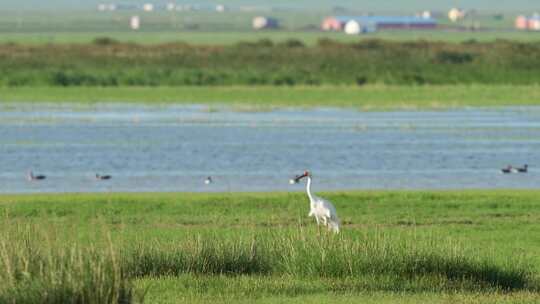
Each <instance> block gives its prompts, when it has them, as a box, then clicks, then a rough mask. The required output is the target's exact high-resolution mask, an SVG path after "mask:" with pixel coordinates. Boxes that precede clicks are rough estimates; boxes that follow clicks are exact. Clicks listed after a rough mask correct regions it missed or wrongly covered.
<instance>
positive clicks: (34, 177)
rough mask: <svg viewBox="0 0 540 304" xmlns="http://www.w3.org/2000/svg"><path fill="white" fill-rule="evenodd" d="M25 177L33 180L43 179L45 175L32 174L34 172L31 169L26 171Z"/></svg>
mask: <svg viewBox="0 0 540 304" xmlns="http://www.w3.org/2000/svg"><path fill="white" fill-rule="evenodd" d="M26 178H27V179H28V180H29V181H35V180H43V179H45V178H47V177H46V176H45V175H34V172H32V170H29V171H28V173H27V174H26Z"/></svg>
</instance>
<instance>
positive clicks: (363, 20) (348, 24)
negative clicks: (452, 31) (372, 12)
mask: <svg viewBox="0 0 540 304" xmlns="http://www.w3.org/2000/svg"><path fill="white" fill-rule="evenodd" d="M436 27H437V21H436V20H435V19H433V18H424V17H403V16H336V17H328V18H326V19H324V20H323V23H322V24H321V28H322V29H323V30H326V31H341V30H343V31H344V32H345V33H347V34H351V35H356V34H360V33H369V32H373V31H376V30H380V29H433V28H436Z"/></svg>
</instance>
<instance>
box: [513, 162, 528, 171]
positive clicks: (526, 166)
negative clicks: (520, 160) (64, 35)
mask: <svg viewBox="0 0 540 304" xmlns="http://www.w3.org/2000/svg"><path fill="white" fill-rule="evenodd" d="M528 169H529V165H527V164H525V165H523V167H521V168H519V167H517V168H512V172H514V173H527V171H528Z"/></svg>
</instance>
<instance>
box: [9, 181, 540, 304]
mask: <svg viewBox="0 0 540 304" xmlns="http://www.w3.org/2000/svg"><path fill="white" fill-rule="evenodd" d="M322 195H323V196H324V197H326V198H328V199H330V200H331V201H332V202H334V204H335V205H336V208H337V210H338V213H339V214H340V216H341V218H342V221H343V224H344V225H343V230H342V233H341V234H339V235H337V236H336V235H333V234H330V233H326V232H325V231H324V230H322V231H321V232H320V234H319V232H318V230H317V228H316V226H315V223H314V222H313V221H312V220H311V219H309V218H307V217H306V213H307V209H306V208H308V202H307V201H306V198H305V195H304V194H303V193H244V194H190V193H159V194H154V193H148V194H65V195H54V194H47V195H2V196H0V214H1V218H2V221H1V222H0V232H1V233H0V280H2V281H5V282H8V281H9V282H10V283H9V284H4V285H2V286H0V302H2V300H3V299H7V298H14V297H17V299H20V301H18V302H17V303H35V302H40V303H41V302H43V303H47V301H46V300H44V299H49V298H46V296H48V295H55V297H54V298H51V299H62V301H64V300H65V299H68V298H69V299H73V298H77V297H78V298H79V299H87V298H90V297H95V298H96V299H100V302H101V303H119V302H120V299H123V300H122V301H124V302H125V303H129V302H140V301H142V300H146V301H145V302H146V303H177V302H184V303H193V302H195V303H201V302H216V301H221V302H223V301H226V302H245V303H249V302H250V301H251V302H252V301H262V302H265V301H266V302H269V303H274V302H283V301H287V302H288V301H292V302H295V301H296V302H302V301H301V300H306V301H308V302H310V301H311V302H321V301H322V302H334V303H348V302H354V301H353V299H356V300H358V299H362V300H363V301H365V302H367V303H370V302H373V303H377V301H376V300H375V299H376V298H378V299H379V300H380V302H382V303H385V302H389V303H395V302H400V303H401V302H405V303H415V300H416V301H420V302H426V303H427V302H429V303H447V302H445V301H444V299H447V300H448V299H454V300H455V301H458V302H459V303H483V302H486V301H495V302H497V303H523V302H534V301H535V300H536V299H540V293H539V292H538V280H539V278H540V276H539V271H540V268H539V267H538V261H539V259H538V256H539V255H538V254H537V253H538V252H539V250H540V248H539V247H538V245H537V244H538V243H537V240H538V238H537V235H538V233H537V232H538V230H539V225H538V219H539V218H540V213H539V211H538V210H540V208H538V207H539V206H540V201H539V197H540V196H539V195H538V191H511V192H509V191H464V192H461V191H446V192H445V191H443V192H419V191H414V192H409V191H397V192H386V191H381V192H335V193H326V194H324V193H323V194H322ZM54 278H56V279H54ZM53 279H54V280H53ZM23 290H24V291H25V292H23ZM29 291H31V292H29ZM400 299H403V301H401V300H400ZM53 302H54V301H52V300H50V301H49V303H53ZM64 302H65V301H64ZM8 303H9V302H8ZM87 303H93V302H91V301H87ZM96 303H97V302H96Z"/></svg>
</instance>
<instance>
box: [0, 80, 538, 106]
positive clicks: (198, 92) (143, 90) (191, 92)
mask: <svg viewBox="0 0 540 304" xmlns="http://www.w3.org/2000/svg"><path fill="white" fill-rule="evenodd" d="M0 102H1V103H19V102H53V103H70V104H72V105H92V104H95V103H103V102H126V103H144V104H205V105H208V106H210V107H214V106H215V107H219V106H226V107H230V108H233V109H236V110H258V109H263V110H264V109H271V108H276V107H300V108H304V107H307V108H309V107H346V108H356V109H362V110H391V109H398V110H399V109H405V110H407V109H411V110H415V109H451V108H460V107H492V106H536V105H539V104H540V86H536V85H523V86H518V85H448V86H387V85H366V86H362V87H356V86H322V87H272V86H255V87H249V86H232V87H118V88H117V87H113V88H109V87H107V88H102V87H68V88H59V87H35V88H34V87H14V88H1V87H0Z"/></svg>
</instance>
